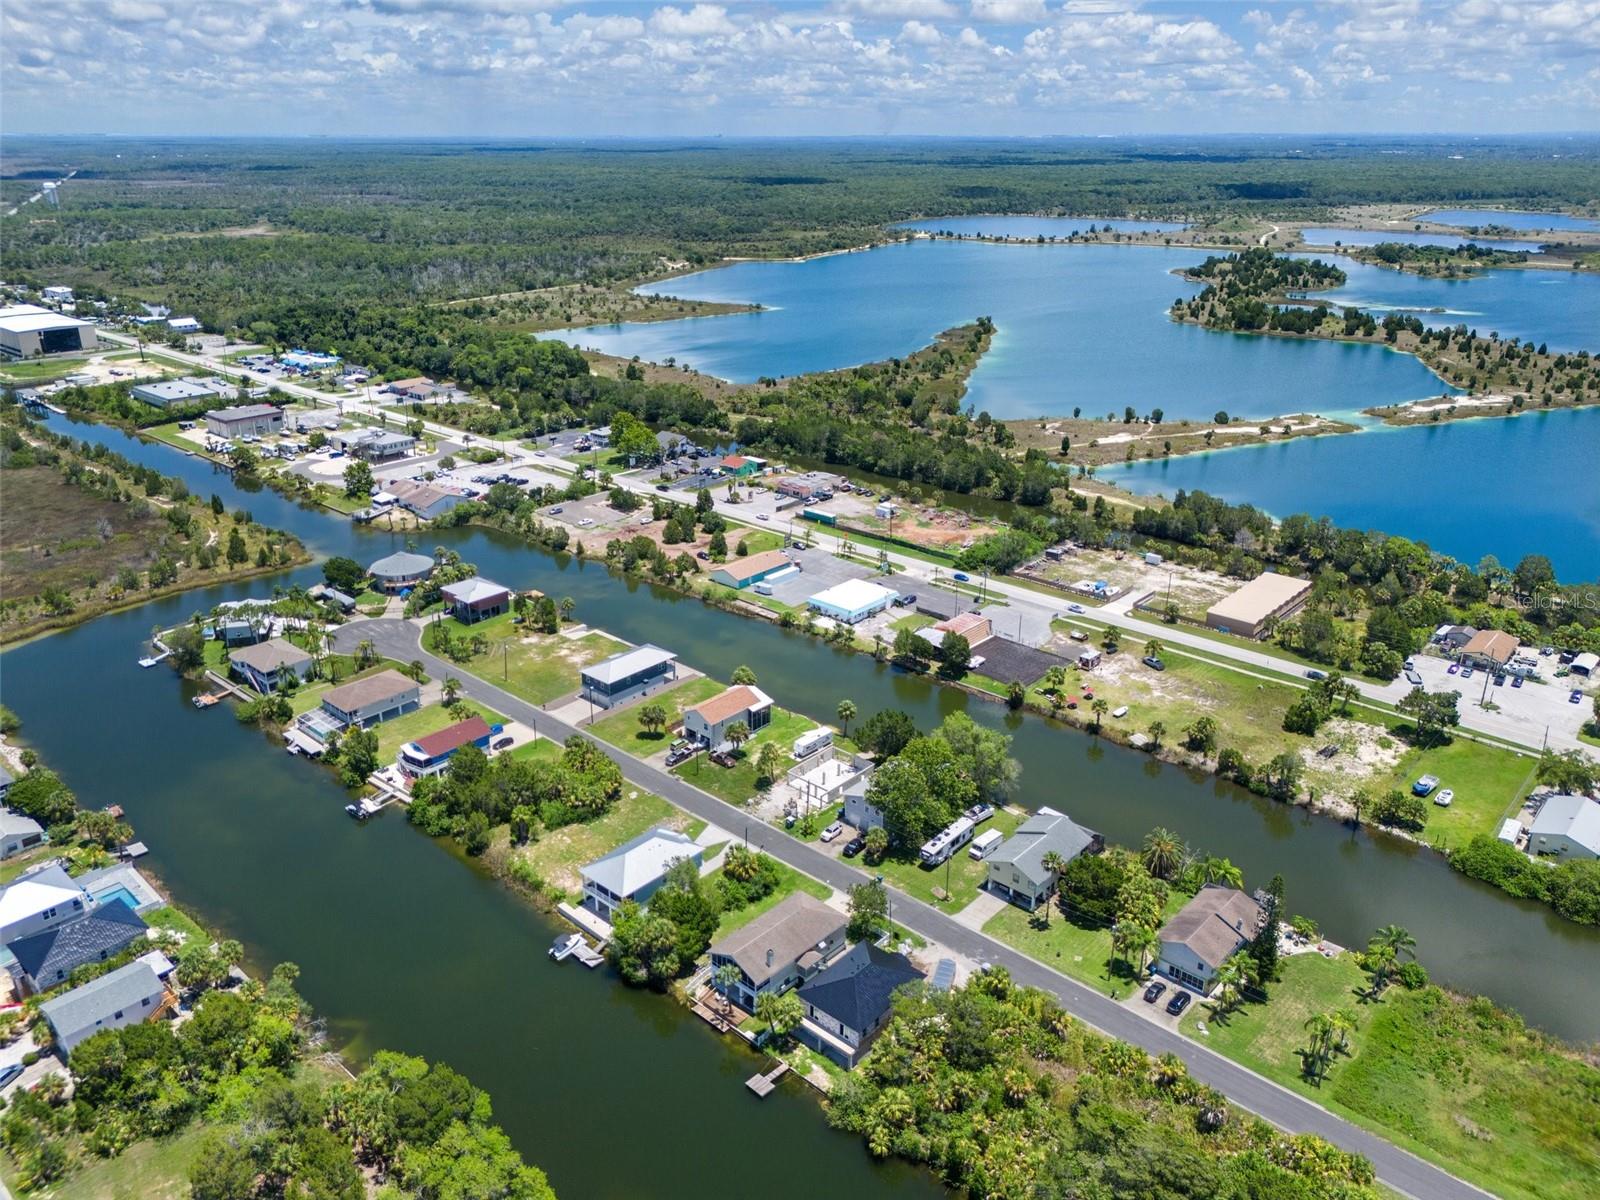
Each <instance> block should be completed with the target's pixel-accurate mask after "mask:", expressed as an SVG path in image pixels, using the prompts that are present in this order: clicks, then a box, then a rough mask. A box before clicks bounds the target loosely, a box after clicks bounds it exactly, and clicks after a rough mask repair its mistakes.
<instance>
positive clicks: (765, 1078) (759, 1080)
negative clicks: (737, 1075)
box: [744, 1062, 789, 1100]
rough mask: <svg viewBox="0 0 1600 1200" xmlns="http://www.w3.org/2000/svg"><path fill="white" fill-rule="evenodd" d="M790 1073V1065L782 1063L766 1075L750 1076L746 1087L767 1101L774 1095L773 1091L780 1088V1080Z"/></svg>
mask: <svg viewBox="0 0 1600 1200" xmlns="http://www.w3.org/2000/svg"><path fill="white" fill-rule="evenodd" d="M788 1073H789V1064H788V1063H786V1062H780V1063H779V1064H778V1065H777V1066H775V1067H773V1068H772V1069H771V1070H770V1071H767V1072H766V1073H765V1074H762V1075H752V1076H750V1078H749V1079H746V1080H745V1081H744V1085H745V1087H747V1088H749V1089H750V1090H751V1091H752V1092H754V1093H755V1094H756V1095H757V1096H758V1097H760V1098H761V1099H762V1100H765V1099H766V1098H767V1097H768V1096H770V1095H772V1093H773V1090H774V1089H775V1088H776V1087H777V1086H778V1080H780V1079H782V1078H783V1077H784V1076H785V1075H787V1074H788Z"/></svg>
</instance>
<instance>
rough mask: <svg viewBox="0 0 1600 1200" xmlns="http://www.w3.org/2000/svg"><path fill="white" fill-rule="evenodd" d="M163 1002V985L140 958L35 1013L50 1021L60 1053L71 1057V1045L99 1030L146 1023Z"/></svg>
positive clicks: (74, 990)
mask: <svg viewBox="0 0 1600 1200" xmlns="http://www.w3.org/2000/svg"><path fill="white" fill-rule="evenodd" d="M166 999H167V988H166V985H165V984H164V983H162V982H161V978H160V976H158V975H157V974H156V972H155V970H154V968H153V967H151V965H150V964H149V963H148V962H146V961H145V960H144V959H142V958H141V959H136V960H135V961H133V962H131V963H129V964H128V965H127V966H125V967H118V968H117V969H116V970H115V971H111V972H108V973H107V974H105V975H102V976H100V978H99V979H93V980H90V981H89V982H88V983H86V984H84V985H83V986H82V987H76V988H73V989H72V990H71V991H70V992H64V993H63V994H61V995H59V996H57V997H55V999H53V1000H46V1001H45V1002H44V1003H43V1004H41V1005H40V1006H39V1014H40V1015H41V1016H42V1017H44V1019H45V1020H46V1021H49V1022H50V1028H51V1029H53V1030H54V1031H55V1035H56V1045H58V1046H59V1047H60V1048H61V1052H62V1053H63V1054H71V1053H72V1050H73V1048H74V1047H75V1046H77V1045H78V1044H79V1043H80V1042H83V1041H87V1040H88V1039H89V1038H91V1037H93V1036H94V1035H95V1034H97V1033H99V1032H100V1031H101V1030H102V1029H121V1028H122V1027H123V1026H125V1025H137V1024H138V1023H139V1022H141V1021H148V1020H149V1019H150V1018H151V1017H153V1016H155V1015H156V1014H157V1013H159V1012H160V1011H161V1010H162V1007H163V1006H164V1004H165V1001H166Z"/></svg>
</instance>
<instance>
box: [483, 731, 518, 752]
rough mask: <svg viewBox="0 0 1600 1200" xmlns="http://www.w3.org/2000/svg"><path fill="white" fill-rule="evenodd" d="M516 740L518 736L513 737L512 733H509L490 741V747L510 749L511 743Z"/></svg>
mask: <svg viewBox="0 0 1600 1200" xmlns="http://www.w3.org/2000/svg"><path fill="white" fill-rule="evenodd" d="M514 741H516V738H514V737H512V736H511V735H510V734H507V735H506V736H505V737H499V738H495V740H494V741H492V742H490V743H489V749H491V750H509V749H510V748H511V743H512V742H514Z"/></svg>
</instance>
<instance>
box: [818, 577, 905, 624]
mask: <svg viewBox="0 0 1600 1200" xmlns="http://www.w3.org/2000/svg"><path fill="white" fill-rule="evenodd" d="M898 596H899V593H898V592H895V591H893V590H891V589H890V588H886V587H884V586H883V585H881V584H877V583H869V582H868V581H867V580H865V579H846V580H845V581H844V582H843V583H836V584H834V585H833V586H832V587H830V588H824V589H823V590H822V591H820V592H818V593H817V594H816V595H815V596H812V597H811V598H810V599H808V600H807V601H806V603H807V604H808V605H809V606H810V607H811V608H812V609H813V610H814V611H815V612H818V613H821V614H822V615H823V616H825V617H832V618H833V619H834V620H835V621H841V622H843V623H844V624H846V625H854V624H855V623H856V622H858V621H864V620H866V619H867V618H868V617H870V616H872V615H873V614H874V613H880V612H882V611H883V610H884V609H886V608H888V607H889V605H890V604H892V603H893V602H894V600H895V599H896V598H897V597H898Z"/></svg>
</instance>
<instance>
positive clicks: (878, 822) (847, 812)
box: [839, 773, 883, 833]
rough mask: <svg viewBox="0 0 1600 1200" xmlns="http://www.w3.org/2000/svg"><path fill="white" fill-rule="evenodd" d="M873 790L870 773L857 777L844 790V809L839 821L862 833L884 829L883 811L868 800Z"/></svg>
mask: <svg viewBox="0 0 1600 1200" xmlns="http://www.w3.org/2000/svg"><path fill="white" fill-rule="evenodd" d="M871 790H872V775H871V774H870V773H866V774H862V775H858V776H856V777H855V778H854V779H853V780H851V781H850V783H849V784H848V785H847V786H846V787H845V789H844V808H843V809H842V810H840V813H839V819H840V820H841V821H843V822H844V823H845V824H846V825H850V826H853V827H854V828H855V829H857V830H858V831H860V832H861V833H866V832H867V830H869V829H881V828H882V827H883V810H882V809H880V808H878V807H877V805H875V804H873V803H872V801H871V800H869V799H868V798H867V795H868V793H869V792H870V791H871Z"/></svg>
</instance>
